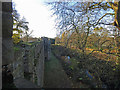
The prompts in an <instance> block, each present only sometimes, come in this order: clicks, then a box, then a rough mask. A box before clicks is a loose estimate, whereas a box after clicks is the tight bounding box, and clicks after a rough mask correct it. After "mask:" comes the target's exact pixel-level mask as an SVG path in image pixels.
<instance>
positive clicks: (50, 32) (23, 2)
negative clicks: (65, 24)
mask: <svg viewBox="0 0 120 90" xmlns="http://www.w3.org/2000/svg"><path fill="white" fill-rule="evenodd" d="M13 2H15V4H16V10H17V11H18V13H19V14H20V16H21V17H23V16H24V17H25V18H26V20H27V21H28V22H29V28H30V30H34V31H33V33H32V36H33V37H42V36H46V37H50V38H54V37H55V36H56V29H55V28H54V25H55V22H54V19H55V17H51V14H52V12H51V11H50V10H49V9H50V8H49V7H47V6H46V5H45V4H44V2H43V0H13Z"/></svg>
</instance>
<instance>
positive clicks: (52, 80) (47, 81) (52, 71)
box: [44, 53, 72, 88]
mask: <svg viewBox="0 0 120 90" xmlns="http://www.w3.org/2000/svg"><path fill="white" fill-rule="evenodd" d="M44 77H45V78H44V87H45V88H65V87H66V88H71V87H72V82H71V81H70V80H69V79H68V77H67V75H66V73H65V71H64V70H63V68H62V66H61V63H60V62H59V61H58V59H56V57H55V56H54V55H53V54H52V53H51V59H50V61H46V62H45V76H44Z"/></svg>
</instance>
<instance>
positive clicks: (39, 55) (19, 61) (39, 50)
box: [13, 38, 51, 87]
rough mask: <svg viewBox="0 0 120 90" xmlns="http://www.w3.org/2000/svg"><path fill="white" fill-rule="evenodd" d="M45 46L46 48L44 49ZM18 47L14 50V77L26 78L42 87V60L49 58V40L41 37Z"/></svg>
mask: <svg viewBox="0 0 120 90" xmlns="http://www.w3.org/2000/svg"><path fill="white" fill-rule="evenodd" d="M45 42H46V43H47V44H46V43H45ZM22 46H23V45H22ZM45 47H47V48H46V49H45ZM19 49H20V50H17V51H15V52H14V62H13V76H14V79H17V78H26V79H29V80H30V81H32V82H33V83H36V84H37V85H38V86H40V87H42V86H43V82H44V80H43V79H44V60H45V58H50V55H49V54H50V51H51V50H50V40H49V39H44V38H42V40H41V41H39V42H36V43H34V44H32V45H24V47H19Z"/></svg>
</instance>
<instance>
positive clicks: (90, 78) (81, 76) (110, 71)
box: [52, 45, 120, 88]
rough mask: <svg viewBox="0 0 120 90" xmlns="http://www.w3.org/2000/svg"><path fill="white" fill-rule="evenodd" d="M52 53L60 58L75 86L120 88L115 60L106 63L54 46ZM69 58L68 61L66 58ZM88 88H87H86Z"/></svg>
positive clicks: (77, 51)
mask: <svg viewBox="0 0 120 90" xmlns="http://www.w3.org/2000/svg"><path fill="white" fill-rule="evenodd" d="M52 51H53V53H54V55H55V56H56V57H57V58H59V60H60V62H61V63H62V65H63V67H64V70H65V71H66V74H67V75H68V77H69V78H71V79H72V81H73V82H74V86H76V87H77V88H80V86H81V85H80V84H81V83H82V84H86V85H87V87H89V88H113V87H114V88H118V87H120V82H119V80H120V78H119V75H120V73H119V68H118V67H120V65H116V62H115V60H113V61H106V60H103V59H102V58H98V57H99V55H98V57H94V55H93V56H92V55H90V56H89V57H87V54H86V58H84V57H82V55H81V53H80V52H79V50H73V49H70V48H65V47H63V46H60V45H53V46H52ZM66 56H69V57H70V59H69V60H68V59H67V58H65V57H66ZM84 88H86V86H85V87H84Z"/></svg>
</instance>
